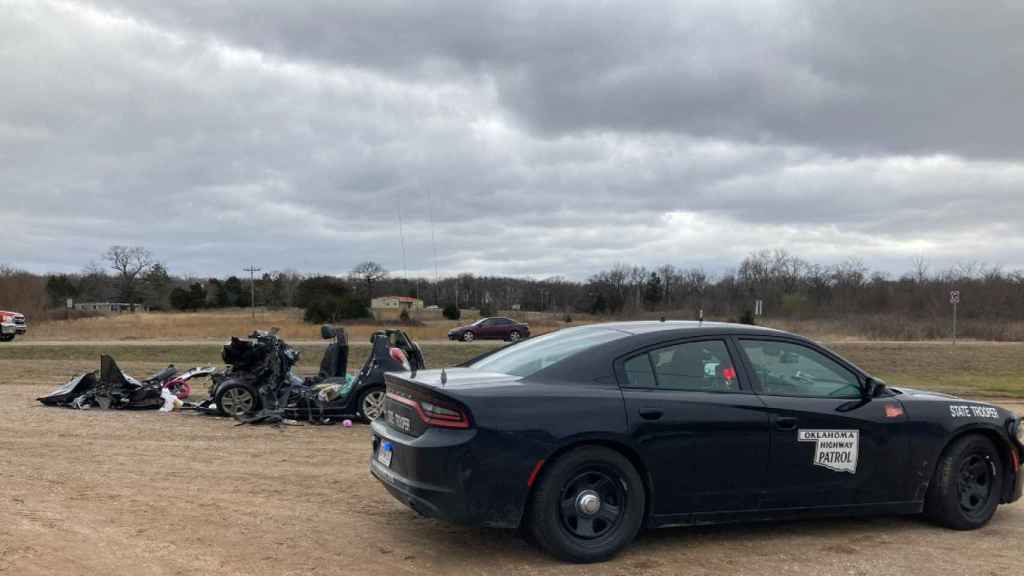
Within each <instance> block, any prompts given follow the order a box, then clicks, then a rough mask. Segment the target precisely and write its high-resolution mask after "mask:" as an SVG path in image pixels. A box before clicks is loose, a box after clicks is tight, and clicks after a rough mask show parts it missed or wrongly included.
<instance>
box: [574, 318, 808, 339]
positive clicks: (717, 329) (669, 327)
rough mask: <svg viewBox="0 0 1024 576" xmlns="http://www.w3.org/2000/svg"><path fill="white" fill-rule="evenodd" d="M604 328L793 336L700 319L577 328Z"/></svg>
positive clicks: (777, 331)
mask: <svg viewBox="0 0 1024 576" xmlns="http://www.w3.org/2000/svg"><path fill="white" fill-rule="evenodd" d="M588 328H590V329H604V330H619V331H621V332H626V333H627V334H637V335H638V334H652V333H657V332H670V331H671V332H676V331H686V332H693V333H695V334H696V333H709V332H711V333H715V334H726V333H744V334H749V333H752V332H756V333H763V334H765V335H778V336H782V335H785V336H792V334H790V333H788V332H783V331H782V330H776V329H774V328H766V327H764V326H754V325H751V324H734V323H730V322H702V321H699V320H665V321H661V320H637V321H630V322H603V323H600V324H586V325H584V326H579V327H577V329H579V330H586V329H588Z"/></svg>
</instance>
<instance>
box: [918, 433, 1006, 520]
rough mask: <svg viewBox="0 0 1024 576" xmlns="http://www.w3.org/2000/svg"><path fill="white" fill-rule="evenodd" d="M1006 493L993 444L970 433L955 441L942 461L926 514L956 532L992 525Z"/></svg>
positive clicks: (997, 455)
mask: <svg viewBox="0 0 1024 576" xmlns="http://www.w3.org/2000/svg"><path fill="white" fill-rule="evenodd" d="M1002 492H1003V467H1002V460H1001V458H1000V457H999V451H998V450H996V447H995V446H994V445H993V444H992V441H991V440H989V439H988V438H986V437H984V436H981V435H979V434H969V435H967V436H963V437H961V438H959V439H957V440H956V441H954V442H953V443H952V444H951V445H950V446H949V447H948V448H947V449H946V451H945V452H944V453H943V454H942V457H941V458H939V464H938V466H937V467H936V470H935V477H934V478H933V479H932V484H931V486H929V488H928V495H927V496H926V499H925V514H927V516H928V517H929V518H930V519H931V520H932V521H934V522H936V523H938V524H940V525H942V526H946V527H948V528H953V529H954V530H973V529H975V528H980V527H982V526H984V525H985V524H987V523H988V521H989V520H990V519H991V518H992V515H993V514H995V511H996V507H998V506H999V500H1000V495H1001V494H1002Z"/></svg>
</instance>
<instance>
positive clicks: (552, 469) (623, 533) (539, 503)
mask: <svg viewBox="0 0 1024 576" xmlns="http://www.w3.org/2000/svg"><path fill="white" fill-rule="evenodd" d="M595 497H596V500H595ZM644 506H645V491H644V485H643V480H641V478H640V475H639V474H638V473H637V471H636V469H635V468H633V465H632V464H630V462H629V460H627V459H626V458H625V457H624V456H622V455H621V454H619V453H618V452H615V451H614V450H610V449H608V448H602V447H599V446H590V447H585V448H580V449H577V450H573V451H571V452H569V453H567V454H565V455H564V456H562V457H560V458H558V459H557V460H555V461H554V462H551V463H549V464H548V465H547V466H545V467H544V468H543V470H542V473H541V476H540V478H539V481H538V483H537V486H536V489H535V490H534V492H533V495H532V497H531V499H530V504H529V508H528V511H527V516H526V519H525V520H526V522H527V529H528V531H529V533H530V538H529V540H531V541H532V542H535V543H536V544H538V545H539V546H540V547H541V548H543V549H544V550H546V551H547V552H548V553H550V554H551V555H553V556H555V557H557V558H559V559H562V560H566V561H570V562H579V563H588V562H601V561H603V560H607V559H609V558H611V557H613V556H615V554H617V553H618V552H619V551H620V550H622V548H624V547H625V546H626V545H627V544H629V543H630V542H631V541H632V540H633V538H634V537H636V535H637V532H639V531H640V528H641V526H642V525H643V520H644Z"/></svg>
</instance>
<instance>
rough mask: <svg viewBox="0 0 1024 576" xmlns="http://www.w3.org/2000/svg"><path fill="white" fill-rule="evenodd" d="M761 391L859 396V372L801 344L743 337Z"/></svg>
mask: <svg viewBox="0 0 1024 576" xmlns="http://www.w3.org/2000/svg"><path fill="white" fill-rule="evenodd" d="M740 347H741V348H742V349H743V351H744V353H746V355H747V358H748V359H749V360H750V365H751V367H752V368H753V370H754V378H755V379H756V380H757V382H758V383H759V384H760V386H761V393H762V394H767V395H770V396H802V397H807V398H858V397H859V396H860V381H859V380H858V378H857V376H856V375H855V374H854V373H852V372H850V371H849V370H847V369H846V368H844V367H843V366H842V365H840V364H839V363H837V362H836V361H834V360H832V359H831V358H829V357H828V356H825V355H824V354H822V353H820V352H818V351H816V350H813V349H811V348H808V347H806V346H801V345H799V344H793V343H790V342H779V341H772V340H740Z"/></svg>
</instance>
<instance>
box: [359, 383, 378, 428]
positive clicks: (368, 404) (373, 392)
mask: <svg viewBox="0 0 1024 576" xmlns="http://www.w3.org/2000/svg"><path fill="white" fill-rule="evenodd" d="M359 414H360V415H362V417H363V418H364V419H365V420H366V421H367V422H373V421H374V420H376V419H377V418H380V417H381V416H383V415H384V389H383V388H371V389H369V390H367V391H366V392H363V395H362V396H360V397H359Z"/></svg>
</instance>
